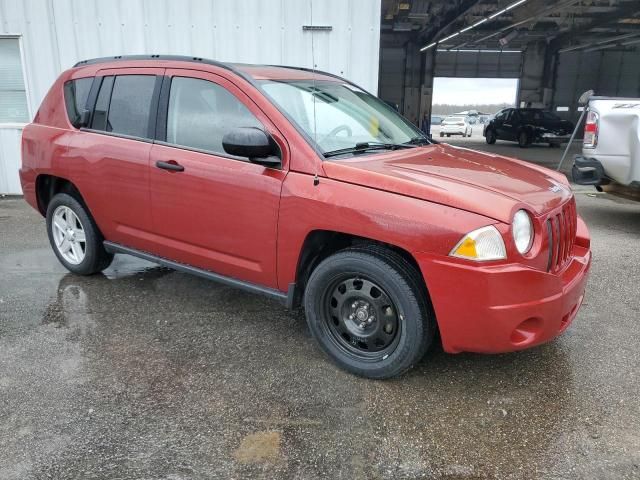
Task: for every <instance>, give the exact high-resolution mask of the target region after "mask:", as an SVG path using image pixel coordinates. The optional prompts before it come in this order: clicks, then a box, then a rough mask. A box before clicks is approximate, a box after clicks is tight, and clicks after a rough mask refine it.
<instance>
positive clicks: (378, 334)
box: [20, 55, 591, 378]
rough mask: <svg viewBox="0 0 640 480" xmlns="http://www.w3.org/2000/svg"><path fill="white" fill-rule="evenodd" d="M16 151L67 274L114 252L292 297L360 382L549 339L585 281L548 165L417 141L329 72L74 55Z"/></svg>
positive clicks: (581, 256) (565, 193) (102, 263)
mask: <svg viewBox="0 0 640 480" xmlns="http://www.w3.org/2000/svg"><path fill="white" fill-rule="evenodd" d="M22 157H23V158H22V169H21V171H20V175H21V180H22V187H23V190H24V195H25V198H26V200H27V201H28V202H29V203H30V204H31V205H32V206H33V207H34V208H36V209H37V210H38V211H39V212H40V213H41V214H42V215H43V216H45V217H46V225H47V232H48V235H49V240H50V242H51V246H52V248H53V251H54V253H55V254H56V256H57V257H58V259H59V260H60V262H62V264H63V265H64V266H65V267H66V268H67V269H69V270H70V271H71V272H74V273H77V274H81V275H89V274H93V273H96V272H99V271H101V270H103V269H106V268H107V267H108V266H109V264H110V262H111V260H112V258H113V255H114V254H115V253H125V254H129V255H135V256H138V257H141V258H145V259H148V260H151V261H154V262H157V263H160V264H163V265H166V266H169V267H171V268H174V269H177V270H182V271H186V272H191V273H194V274H196V275H200V276H202V277H205V278H210V279H213V280H217V281H220V282H223V283H226V284H228V285H232V286H236V287H239V288H244V289H246V290H249V291H253V292H258V293H262V294H266V295H269V296H271V297H274V298H277V299H280V300H282V302H284V303H285V304H286V305H287V306H289V307H296V306H298V305H302V306H304V310H305V312H306V317H307V322H308V325H309V328H310V329H311V332H312V333H313V336H314V337H315V338H316V340H317V341H318V343H319V344H320V346H321V347H322V348H323V350H324V351H325V352H326V353H327V354H328V355H329V356H330V357H331V358H332V359H333V360H334V361H335V362H336V363H337V364H338V365H340V366H341V367H343V368H345V369H347V370H349V371H350V372H353V373H356V374H358V375H363V376H366V377H371V378H386V377H392V376H395V375H398V374H400V373H402V372H404V371H406V370H407V369H409V368H410V367H411V366H412V365H414V364H415V363H416V362H418V361H419V360H420V359H421V357H422V356H423V354H424V353H425V351H426V350H427V349H428V348H429V346H430V345H431V344H432V343H433V341H434V340H435V339H436V338H438V339H439V340H440V341H441V342H442V345H443V348H444V350H445V351H447V352H462V351H470V352H485V353H495V352H507V351H512V350H518V349H523V348H527V347H531V346H533V345H538V344H540V343H543V342H546V341H548V340H550V339H552V338H554V337H556V336H557V335H558V334H559V333H561V332H562V331H563V330H564V329H565V328H567V326H568V325H569V324H570V323H571V321H572V320H573V318H574V317H575V315H576V312H577V310H578V308H579V306H580V304H581V302H582V298H583V295H584V290H585V283H586V279H587V272H588V270H589V266H590V261H591V253H590V248H589V243H590V241H589V234H588V231H587V228H586V226H585V224H584V222H583V221H582V220H581V219H580V217H578V215H577V213H576V205H575V200H574V197H573V194H572V191H571V188H570V186H569V184H568V183H567V181H566V179H565V178H564V176H562V175H560V174H558V173H556V172H553V171H550V170H547V169H544V168H541V167H538V166H535V165H531V164H527V163H524V162H521V161H518V160H513V159H509V158H505V157H502V156H499V155H494V154H489V153H480V152H475V151H473V150H468V149H464V148H456V147H452V146H449V145H445V144H436V143H433V142H431V141H429V140H428V139H427V138H426V137H425V136H424V135H423V134H422V133H421V132H420V131H419V130H417V129H416V128H415V127H414V126H412V125H411V124H410V123H409V122H407V121H406V120H405V119H404V118H402V117H401V116H400V115H398V114H397V113H396V112H395V111H394V110H393V109H392V108H390V107H389V106H387V105H386V104H385V103H384V102H381V101H380V100H378V99H377V98H375V97H374V96H372V95H370V94H368V93H367V92H365V91H363V90H362V89H361V88H359V87H358V86H356V85H354V84H353V83H351V82H349V81H347V80H344V79H342V78H339V77H336V76H333V75H330V74H327V73H322V72H315V71H310V70H306V69H302V68H292V67H277V66H259V65H240V64H223V63H219V62H214V61H210V60H206V59H201V58H191V57H174V56H158V55H152V56H130V57H115V58H101V59H94V60H88V61H83V62H80V63H78V64H77V65H76V66H75V67H74V68H72V69H70V70H68V71H66V72H64V73H63V74H62V75H61V76H60V78H59V79H58V80H57V81H56V82H55V84H54V85H53V87H52V88H51V90H50V91H49V93H48V94H47V96H46V98H45V99H44V101H43V103H42V105H41V107H40V110H39V111H38V113H37V115H36V117H35V119H34V121H33V123H31V124H30V125H28V126H27V127H26V128H25V130H24V134H23V140H22ZM267 320H268V319H267ZM437 333H439V335H437Z"/></svg>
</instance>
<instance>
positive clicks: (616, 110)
mask: <svg viewBox="0 0 640 480" xmlns="http://www.w3.org/2000/svg"><path fill="white" fill-rule="evenodd" d="M638 139H640V98H612V97H591V99H590V100H589V105H588V112H587V120H586V122H585V127H584V140H583V143H582V155H580V156H577V157H576V158H575V160H574V165H573V180H574V181H575V182H576V183H577V184H580V185H594V186H595V187H596V188H598V189H599V190H602V188H603V187H604V188H605V189H607V190H611V191H612V192H613V193H623V192H624V191H625V190H626V193H629V194H632V196H634V197H638V198H640V197H639V195H640V143H639V141H638ZM620 186H621V187H625V188H624V189H620V188H619V187H620ZM625 196H626V195H625ZM634 199H637V198H634Z"/></svg>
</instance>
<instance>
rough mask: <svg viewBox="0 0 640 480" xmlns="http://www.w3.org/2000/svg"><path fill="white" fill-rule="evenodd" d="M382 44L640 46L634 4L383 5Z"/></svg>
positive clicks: (528, 0)
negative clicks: (408, 42)
mask: <svg viewBox="0 0 640 480" xmlns="http://www.w3.org/2000/svg"><path fill="white" fill-rule="evenodd" d="M381 13H382V17H381V23H382V25H381V33H382V38H383V43H385V42H403V41H404V42H406V41H411V42H415V43H417V44H419V46H420V48H421V49H424V50H426V49H428V48H438V49H441V50H459V49H506V48H508V49H523V48H525V47H526V46H527V45H528V44H529V43H531V42H537V41H545V42H546V43H547V44H548V45H549V46H550V48H551V49H552V50H556V51H560V50H564V51H569V50H576V51H577V50H585V49H593V50H601V49H615V50H629V49H637V48H638V46H640V2H638V0H497V1H496V0H488V1H487V0H448V1H443V0H382V12H381Z"/></svg>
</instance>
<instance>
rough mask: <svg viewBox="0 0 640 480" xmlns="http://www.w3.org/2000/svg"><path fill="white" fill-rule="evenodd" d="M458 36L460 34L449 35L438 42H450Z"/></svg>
mask: <svg viewBox="0 0 640 480" xmlns="http://www.w3.org/2000/svg"><path fill="white" fill-rule="evenodd" d="M458 35H460V32H456V33H454V34H453V35H449V36H448V37H447V38H443V39H442V40H440V43H444V42H446V41H447V40H451V39H452V38H453V37H457V36H458Z"/></svg>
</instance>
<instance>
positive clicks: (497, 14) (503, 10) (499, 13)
mask: <svg viewBox="0 0 640 480" xmlns="http://www.w3.org/2000/svg"><path fill="white" fill-rule="evenodd" d="M506 11H507V9H506V8H503V9H502V10H500V11H499V12H496V13H494V14H493V15H489V16H488V17H487V19H488V20H493V19H494V18H496V17H499V16H500V15H502V14H503V13H504V12H506Z"/></svg>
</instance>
